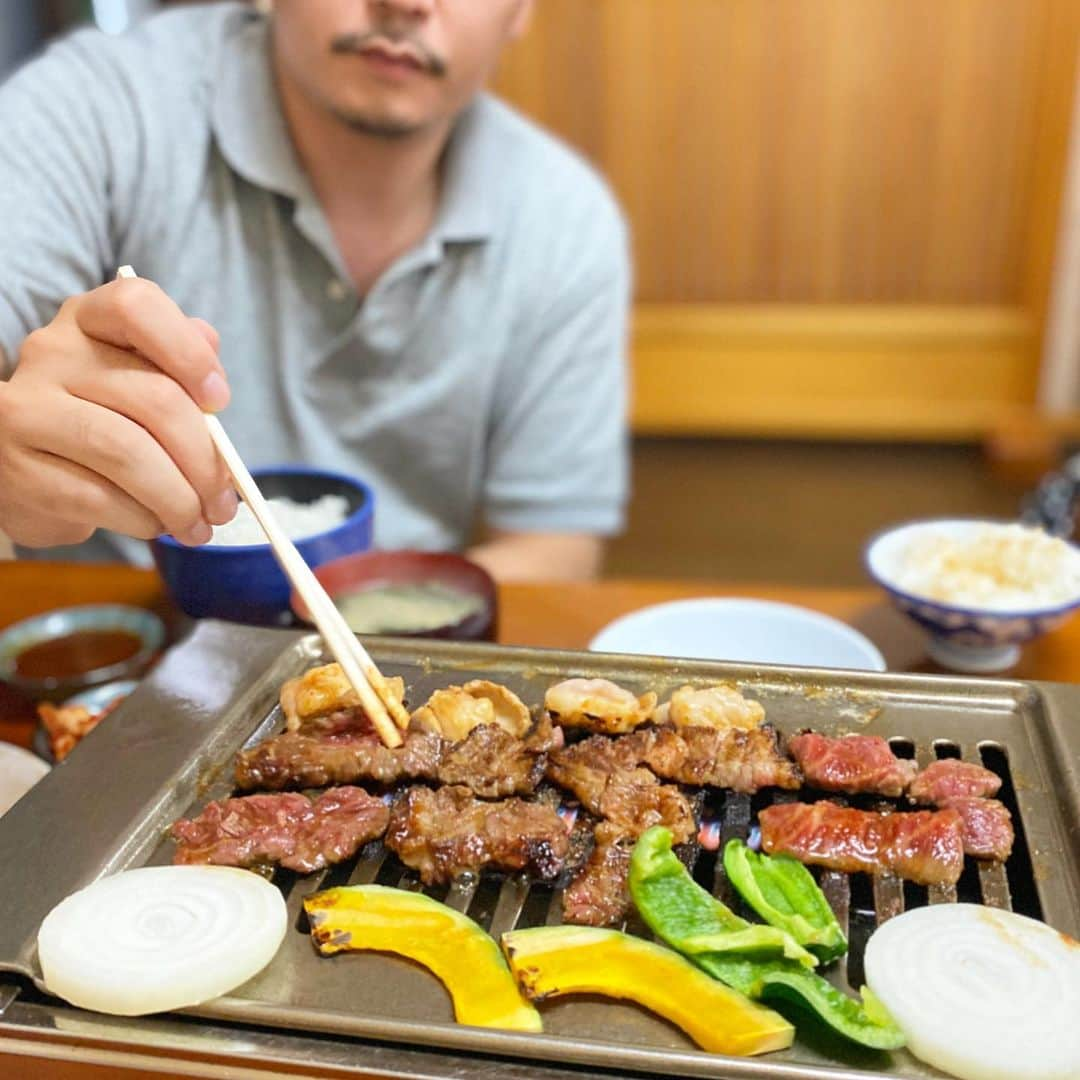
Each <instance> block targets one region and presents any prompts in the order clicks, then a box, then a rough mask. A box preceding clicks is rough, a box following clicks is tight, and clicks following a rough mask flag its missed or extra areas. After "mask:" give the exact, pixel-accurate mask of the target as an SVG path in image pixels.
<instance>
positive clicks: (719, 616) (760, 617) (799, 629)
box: [589, 598, 886, 671]
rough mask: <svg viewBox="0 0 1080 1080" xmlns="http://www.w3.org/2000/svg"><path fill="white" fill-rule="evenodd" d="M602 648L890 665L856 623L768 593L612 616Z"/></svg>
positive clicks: (869, 667) (803, 663) (872, 667)
mask: <svg viewBox="0 0 1080 1080" xmlns="http://www.w3.org/2000/svg"><path fill="white" fill-rule="evenodd" d="M589 648H590V649H592V650H594V651H595V652H612V653H632V654H635V655H652V656H679V657H685V658H686V659H691V660H733V661H738V662H741V663H756V664H786V665H791V666H796V667H829V668H848V669H854V670H857V671H884V670H885V666H886V665H885V658H884V657H883V656H882V655H881V653H880V652H878V650H877V648H876V647H875V646H874V644H873V643H872V642H871V641H869V640H868V639H867V638H865V637H863V635H862V634H860V633H859V632H858V631H857V630H853V629H852V628H851V627H850V626H848V625H847V624H845V623H842V622H840V621H839V620H837V619H833V618H830V617H829V616H828V615H822V614H821V613H820V612H817V611H808V610H807V609H806V608H801V607H795V606H794V605H793V604H778V603H775V602H773V601H769V600H738V599H714V598H704V599H701V600H676V601H673V602H672V603H669V604H657V605H656V606H655V607H647V608H642V609H641V610H640V611H634V612H631V613H630V614H629V615H624V616H623V617H622V618H620V619H616V620H615V621H614V622H613V623H609V624H608V625H607V626H606V627H604V629H603V630H601V631H600V633H599V634H597V635H596V637H595V638H593V640H592V642H591V643H590V644H589Z"/></svg>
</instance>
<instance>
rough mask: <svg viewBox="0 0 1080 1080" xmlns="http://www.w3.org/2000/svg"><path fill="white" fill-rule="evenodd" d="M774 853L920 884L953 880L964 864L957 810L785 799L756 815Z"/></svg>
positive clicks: (763, 837)
mask: <svg viewBox="0 0 1080 1080" xmlns="http://www.w3.org/2000/svg"><path fill="white" fill-rule="evenodd" d="M758 820H759V822H760V824H761V843H762V846H763V847H764V849H765V850H766V851H767V852H769V853H770V854H772V853H777V852H781V853H784V854H787V855H792V856H794V857H795V858H796V859H798V860H799V861H800V862H804V863H810V864H813V865H815V866H824V867H827V868H828V869H830V870H839V871H841V872H842V873H849V874H850V873H855V872H857V871H860V870H861V871H865V872H866V873H870V874H876V873H882V872H885V871H891V872H892V873H894V874H897V875H899V876H900V877H903V878H907V879H908V880H910V881H915V882H918V883H919V884H921V885H955V884H956V882H957V881H958V880H959V878H960V874H961V872H962V871H963V868H964V844H963V829H962V822H961V817H960V814H959V813H958V812H957V811H956V810H918V811H914V812H911V813H884V814H881V813H876V812H873V811H868V810H852V809H849V808H847V807H841V806H837V805H836V804H835V803H831V802H817V803H782V804H778V805H776V806H769V807H766V808H765V809H764V810H762V811H761V813H760V814H759V815H758Z"/></svg>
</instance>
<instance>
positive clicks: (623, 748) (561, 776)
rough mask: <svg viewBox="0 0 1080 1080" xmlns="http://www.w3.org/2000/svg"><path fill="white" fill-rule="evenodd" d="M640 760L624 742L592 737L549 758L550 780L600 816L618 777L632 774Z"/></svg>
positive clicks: (554, 753) (623, 740)
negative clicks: (610, 784) (602, 802)
mask: <svg viewBox="0 0 1080 1080" xmlns="http://www.w3.org/2000/svg"><path fill="white" fill-rule="evenodd" d="M639 760H640V758H639V755H638V754H637V753H636V751H635V748H634V747H633V745H632V744H630V743H628V742H627V741H626V740H625V739H608V738H605V737H604V736H603V735H593V736H591V737H590V738H588V739H583V740H582V741H581V742H579V743H574V745H573V746H567V747H565V748H563V749H561V750H556V751H554V752H553V753H552V754H551V755H550V756H549V757H548V767H547V775H548V778H549V779H550V780H552V781H554V782H555V783H556V784H558V785H559V786H560V787H562V788H565V789H566V790H567V791H569V792H571V793H572V794H573V795H575V796H576V797H577V799H578V801H579V802H580V803H581V804H582V806H585V807H587V808H588V809H589V810H590V811H591V812H592V813H593V814H597V815H599V814H600V800H601V799H602V798H603V795H604V791H605V789H606V788H607V785H608V781H609V780H610V779H611V777H612V776H614V775H615V774H616V773H619V772H624V773H628V772H631V771H632V770H633V769H636V768H637V766H638V762H639Z"/></svg>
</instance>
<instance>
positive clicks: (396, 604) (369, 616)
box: [335, 581, 484, 634]
mask: <svg viewBox="0 0 1080 1080" xmlns="http://www.w3.org/2000/svg"><path fill="white" fill-rule="evenodd" d="M335 603H336V604H337V606H338V610H339V611H340V612H341V614H342V615H344V616H345V621H346V622H347V623H348V624H349V628H350V629H351V630H352V631H353V633H356V634H408V633H419V632H423V631H426V630H437V629H438V628H439V627H441V626H455V625H457V624H458V623H459V622H461V621H462V620H463V619H467V618H468V617H469V616H470V615H477V614H479V613H480V612H482V611H483V610H484V601H483V599H481V597H479V596H474V595H473V594H471V593H467V592H463V591H462V590H461V589H455V588H454V587H453V586H452V585H444V584H443V583H442V582H441V581H425V582H416V583H411V584H398V585H394V584H385V585H373V586H372V587H371V588H369V589H363V590H361V591H360V592H354V593H347V594H346V595H345V596H339V597H338V598H337V599H336V600H335Z"/></svg>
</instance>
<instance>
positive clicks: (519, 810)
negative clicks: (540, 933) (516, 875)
mask: <svg viewBox="0 0 1080 1080" xmlns="http://www.w3.org/2000/svg"><path fill="white" fill-rule="evenodd" d="M386 846H387V847H388V848H390V850H391V851H393V852H394V853H395V854H396V855H397V857H398V858H399V859H400V860H401V861H402V862H403V863H404V864H405V865H406V866H411V867H412V868H413V869H414V870H417V871H419V873H420V879H421V880H422V881H423V882H424V884H425V885H434V884H438V883H440V882H446V881H452V880H453V879H454V878H456V877H460V876H461V875H462V874H465V873H469V872H474V873H475V872H478V871H480V870H483V869H485V868H487V867H493V868H495V869H498V870H524V871H526V872H528V873H530V874H532V875H533V876H535V877H538V878H541V879H543V880H546V881H549V880H551V879H552V878H555V877H556V876H558V874H559V872H560V871H561V869H562V866H563V860H564V859H565V858H566V854H567V851H568V849H569V846H570V840H569V829H568V828H567V826H566V824H565V822H564V821H563V820H562V818H560V817H559V815H558V814H557V813H556V812H555V811H554V810H553V809H552V808H551V807H550V806H549V805H546V804H544V803H529V802H524V801H523V800H521V799H505V800H503V801H501V802H482V801H481V800H479V799H477V798H476V797H475V796H474V795H473V793H472V792H471V791H470V790H469V789H468V788H467V787H443V788H439V789H438V790H437V791H432V790H431V789H430V788H425V787H412V788H409V790H408V791H407V792H406V793H405V795H404V796H403V797H402V798H401V799H399V800H398V802H397V803H395V804H394V807H393V809H392V810H391V812H390V826H389V828H388V829H387V832H386Z"/></svg>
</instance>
